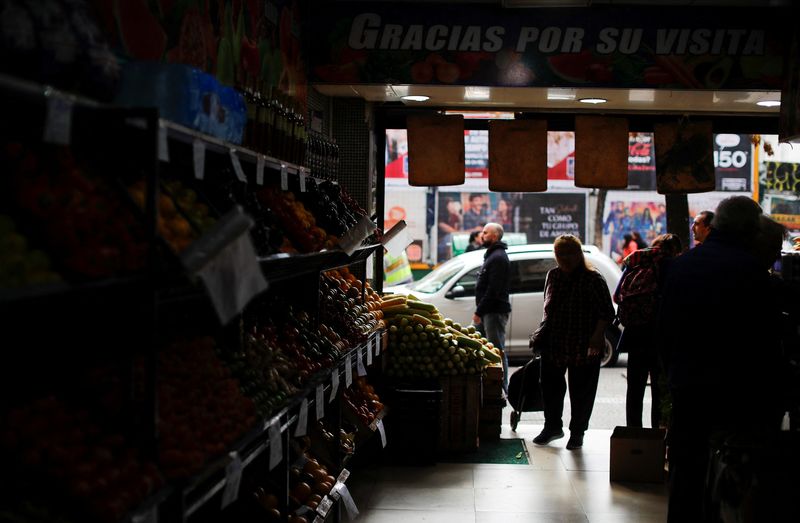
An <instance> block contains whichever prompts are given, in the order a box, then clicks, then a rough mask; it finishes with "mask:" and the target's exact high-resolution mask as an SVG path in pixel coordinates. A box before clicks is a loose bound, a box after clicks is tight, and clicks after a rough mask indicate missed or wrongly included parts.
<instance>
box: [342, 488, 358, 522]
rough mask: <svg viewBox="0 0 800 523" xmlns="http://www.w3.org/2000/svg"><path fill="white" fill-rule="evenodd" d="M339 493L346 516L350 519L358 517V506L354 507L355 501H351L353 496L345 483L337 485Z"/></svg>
mask: <svg viewBox="0 0 800 523" xmlns="http://www.w3.org/2000/svg"><path fill="white" fill-rule="evenodd" d="M339 494H340V495H341V496H342V501H344V508H345V510H347V516H348V517H349V518H350V520H351V521H352V520H354V519H356V518H357V517H358V507H356V502H355V501H353V496H352V495H351V494H350V490H349V489H348V488H347V485H340V486H339Z"/></svg>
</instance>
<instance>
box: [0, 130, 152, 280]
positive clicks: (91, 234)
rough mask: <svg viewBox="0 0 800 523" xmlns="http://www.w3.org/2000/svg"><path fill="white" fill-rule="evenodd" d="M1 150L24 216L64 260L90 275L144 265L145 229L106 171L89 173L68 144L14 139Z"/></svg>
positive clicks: (72, 268)
mask: <svg viewBox="0 0 800 523" xmlns="http://www.w3.org/2000/svg"><path fill="white" fill-rule="evenodd" d="M3 153H4V158H2V159H0V160H2V162H3V163H5V164H6V165H5V166H6V167H7V168H8V170H9V171H10V173H11V175H10V178H9V182H10V185H11V187H10V188H9V189H10V191H11V194H12V195H13V198H14V199H15V202H14V203H15V204H16V205H17V206H18V209H19V211H20V213H21V214H20V216H21V218H22V219H24V220H26V221H27V223H28V224H29V225H30V227H28V229H29V230H30V231H31V234H33V235H34V237H35V238H37V239H39V240H41V242H42V245H43V246H44V247H45V248H46V249H47V250H48V252H50V253H51V254H52V255H53V256H54V257H55V258H56V259H58V260H59V262H60V266H63V267H64V268H65V269H67V270H69V271H71V272H73V273H75V274H76V275H77V276H81V277H89V278H103V277H110V276H114V275H118V274H123V273H130V272H135V271H139V270H141V269H143V268H144V266H145V262H146V259H147V242H146V241H145V234H144V230H143V229H142V227H141V224H140V223H138V222H137V220H136V218H135V216H134V215H133V213H132V209H131V208H129V207H128V206H127V205H126V203H125V202H124V201H123V198H122V197H121V195H120V194H119V193H118V192H117V190H116V189H115V188H114V186H113V185H112V183H111V182H109V180H108V178H107V177H105V176H99V175H93V174H90V173H89V172H88V171H87V169H86V168H85V166H83V165H80V164H79V162H78V161H77V160H76V159H75V158H74V156H73V154H72V151H71V150H70V149H69V148H66V147H63V148H54V147H50V148H45V147H42V148H41V149H40V150H34V149H32V148H26V147H25V146H24V145H22V144H19V143H15V144H7V145H6V147H5V149H4V151H3Z"/></svg>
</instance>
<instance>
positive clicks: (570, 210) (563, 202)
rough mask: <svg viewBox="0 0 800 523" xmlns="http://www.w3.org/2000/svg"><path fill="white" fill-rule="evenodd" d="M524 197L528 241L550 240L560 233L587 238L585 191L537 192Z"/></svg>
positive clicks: (541, 241)
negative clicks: (573, 192) (576, 192)
mask: <svg viewBox="0 0 800 523" xmlns="http://www.w3.org/2000/svg"><path fill="white" fill-rule="evenodd" d="M523 201H524V205H525V208H526V209H525V210H527V211H528V212H525V219H526V221H527V223H526V224H525V227H524V229H523V230H524V231H525V232H526V233H527V235H528V242H530V243H550V242H552V241H553V240H555V239H556V238H558V237H559V236H561V235H562V234H573V235H575V236H577V237H579V238H586V195H585V194H537V195H530V196H529V197H528V198H524V199H523Z"/></svg>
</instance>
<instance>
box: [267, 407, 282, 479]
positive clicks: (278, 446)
mask: <svg viewBox="0 0 800 523" xmlns="http://www.w3.org/2000/svg"><path fill="white" fill-rule="evenodd" d="M282 460H283V442H282V441H281V419H280V418H275V419H274V420H272V423H271V424H270V426H269V469H270V470H272V469H274V468H275V466H276V465H277V464H278V463H280V462H281V461H282Z"/></svg>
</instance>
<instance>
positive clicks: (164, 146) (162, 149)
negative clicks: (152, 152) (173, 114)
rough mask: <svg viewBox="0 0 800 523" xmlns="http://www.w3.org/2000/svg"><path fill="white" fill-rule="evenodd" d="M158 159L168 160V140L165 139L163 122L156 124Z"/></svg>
mask: <svg viewBox="0 0 800 523" xmlns="http://www.w3.org/2000/svg"><path fill="white" fill-rule="evenodd" d="M158 159H159V160H161V161H162V162H169V141H168V140H167V128H166V127H164V124H162V123H159V124H158Z"/></svg>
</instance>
